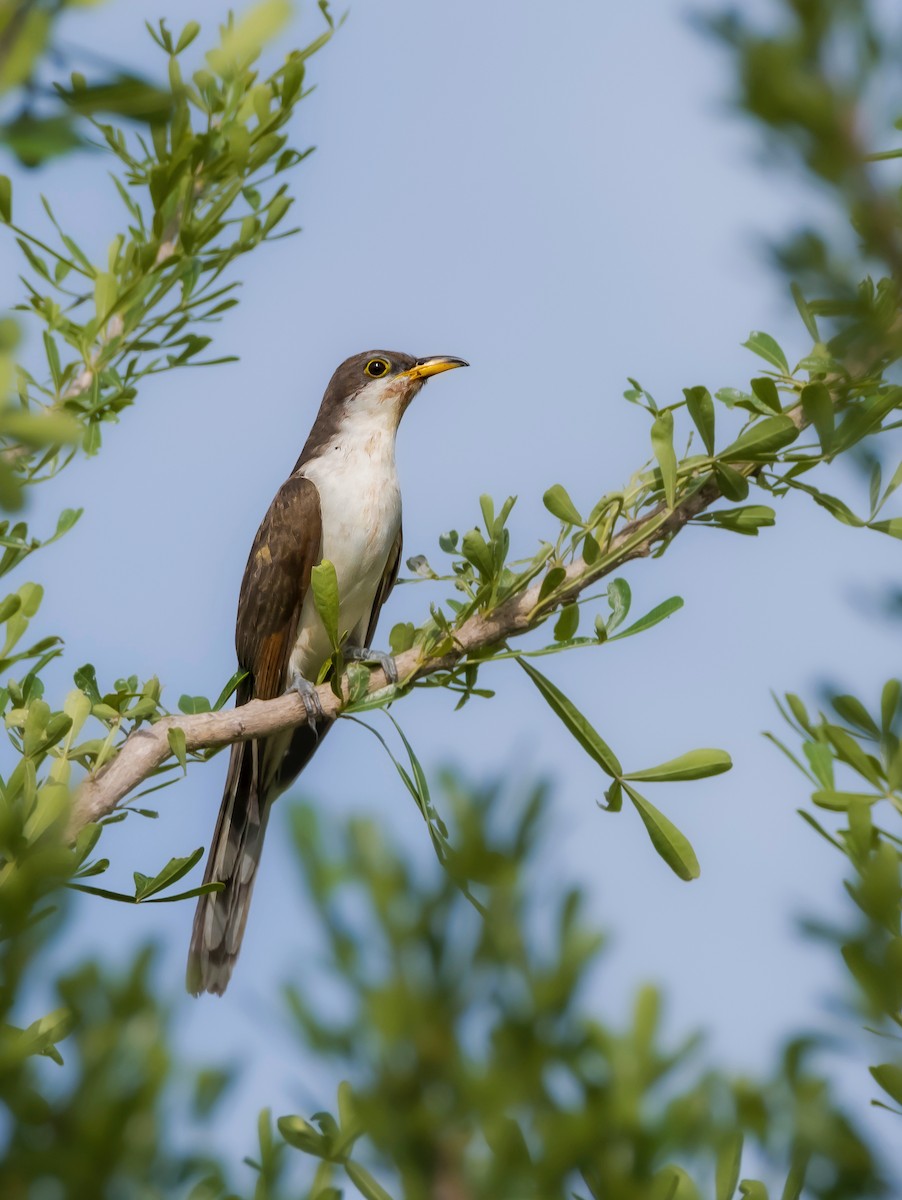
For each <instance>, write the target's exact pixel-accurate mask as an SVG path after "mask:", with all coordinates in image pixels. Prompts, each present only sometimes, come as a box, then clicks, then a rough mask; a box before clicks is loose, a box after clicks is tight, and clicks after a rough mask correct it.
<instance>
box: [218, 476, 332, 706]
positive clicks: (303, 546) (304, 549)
mask: <svg viewBox="0 0 902 1200" xmlns="http://www.w3.org/2000/svg"><path fill="white" fill-rule="evenodd" d="M322 539H323V520H322V512H321V510H320V504H319V494H318V492H317V490H316V487H315V486H314V485H313V483H311V481H310V480H309V479H304V478H303V477H302V476H300V475H292V476H291V478H290V479H287V480H286V481H285V483H283V484H282V486H281V487H280V488H279V490H278V492H277V493H276V496H275V499H274V500H273V502H272V504H271V505H270V506H269V512H268V513H267V514H266V516H265V517H264V518H263V522H262V524H261V525H260V528H259V529H258V530H257V536H256V537H255V538H254V544H253V545H252V546H251V552H250V555H249V556H248V560H247V566H246V567H245V569H244V578H243V580H242V581H241V592H240V593H239V597H238V621H237V624H236V628H235V648H236V650H237V651H238V663H239V665H240V666H241V667H243V668H244V669H245V670H246V671H249V672H250V676H251V677H250V679H248V680H246V681H245V682H246V684H248V685H249V686H248V687H246V688H245V689H243V691H244V692H245V698H246V699H250V698H251V697H252V696H253V697H256V698H257V699H260V700H271V699H273V697H275V696H279V695H281V694H282V692H284V691H285V687H286V682H287V680H286V675H287V671H288V659H289V657H290V655H291V651H292V647H293V646H294V642H295V638H296V636H297V631H298V622H299V621H300V619H301V607H302V606H303V603H304V596H305V594H306V592H307V588H308V587H309V586H310V572H311V571H312V569H313V568H314V567H315V566H316V564H317V563H318V562H319V560H320V558H321V557H322Z"/></svg>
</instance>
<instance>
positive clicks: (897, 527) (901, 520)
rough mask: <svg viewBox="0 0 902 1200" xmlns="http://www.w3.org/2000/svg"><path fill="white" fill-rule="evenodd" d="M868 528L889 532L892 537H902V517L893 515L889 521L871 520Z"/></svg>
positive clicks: (879, 531) (878, 531)
mask: <svg viewBox="0 0 902 1200" xmlns="http://www.w3.org/2000/svg"><path fill="white" fill-rule="evenodd" d="M868 529H874V530H876V531H877V533H887V534H889V536H890V537H894V538H902V517H891V518H890V519H889V520H888V521H870V522H869V523H868Z"/></svg>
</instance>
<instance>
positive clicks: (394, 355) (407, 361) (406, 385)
mask: <svg viewBox="0 0 902 1200" xmlns="http://www.w3.org/2000/svg"><path fill="white" fill-rule="evenodd" d="M467 365H468V364H467V363H465V362H464V360H463V359H462V358H451V357H450V356H448V355H444V354H437V355H430V356H428V357H426V358H414V357H413V356H412V355H410V354H401V353H400V352H399V351H395V350H367V351H366V352H365V353H363V354H355V355H354V357H353V358H349V359H346V360H345V362H343V363H342V364H341V366H340V367H339V368H338V370H337V371H336V372H335V374H334V375H333V376H332V379H331V382H330V383H329V386H328V388H327V389H326V395H325V396H324V398H323V407H324V408H326V407H328V408H332V409H333V411H334V409H335V408H337V407H338V406H341V409H342V410H343V414H342V415H343V416H345V417H353V414H354V413H357V412H359V413H361V414H362V413H364V412H366V413H370V414H372V415H373V416H376V415H377V414H378V413H382V414H384V416H385V417H386V418H387V419H389V420H391V419H393V420H394V421H395V423H396V424H397V422H398V421H400V420H401V417H402V416H403V414H404V411H405V410H406V408H407V406H408V405H409V404H410V402H411V400H412V399H413V398H414V396H415V395H416V394H417V392H418V391H419V390H420V388H421V387H422V386H423V384H424V383H425V382H426V380H427V379H428V378H429V377H430V375H438V374H440V373H441V372H442V371H452V370H453V369H454V368H455V367H466V366H467Z"/></svg>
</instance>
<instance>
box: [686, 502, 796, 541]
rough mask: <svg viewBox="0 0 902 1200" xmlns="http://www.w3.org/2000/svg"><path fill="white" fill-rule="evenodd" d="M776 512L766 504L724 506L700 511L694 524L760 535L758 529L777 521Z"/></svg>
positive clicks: (753, 535) (752, 535) (755, 535)
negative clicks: (735, 506) (716, 509)
mask: <svg viewBox="0 0 902 1200" xmlns="http://www.w3.org/2000/svg"><path fill="white" fill-rule="evenodd" d="M776 519H777V518H776V514H775V512H774V510H773V509H772V508H768V506H767V505H766V504H749V505H747V506H746V507H745V508H722V509H719V510H718V511H716V512H706V513H700V514H699V516H697V517H695V518H694V519H693V524H697V525H713V526H715V527H717V528H718V529H729V530H730V532H731V533H744V534H748V535H749V536H751V537H757V536H758V530H759V529H762V528H764V527H765V526H768V525H774V524H775V523H776Z"/></svg>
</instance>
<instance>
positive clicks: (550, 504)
mask: <svg viewBox="0 0 902 1200" xmlns="http://www.w3.org/2000/svg"><path fill="white" fill-rule="evenodd" d="M542 503H543V504H544V505H545V507H546V508H547V509H548V511H549V512H550V513H551V514H552V516H555V517H557V518H558V520H559V521H566V522H567V524H568V525H582V523H583V519H582V517H581V516H580V515H579V511H578V509H577V507H576V505H575V504H574V503H573V501H572V500H571V499H570V496H569V495H568V494H567V489H566V488H565V487H564V486H563V485H562V484H560V483H556V484H554V485H553V487H550V488H549V489H548V491H547V492H546V493H545V495H544V496H543V497H542Z"/></svg>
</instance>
